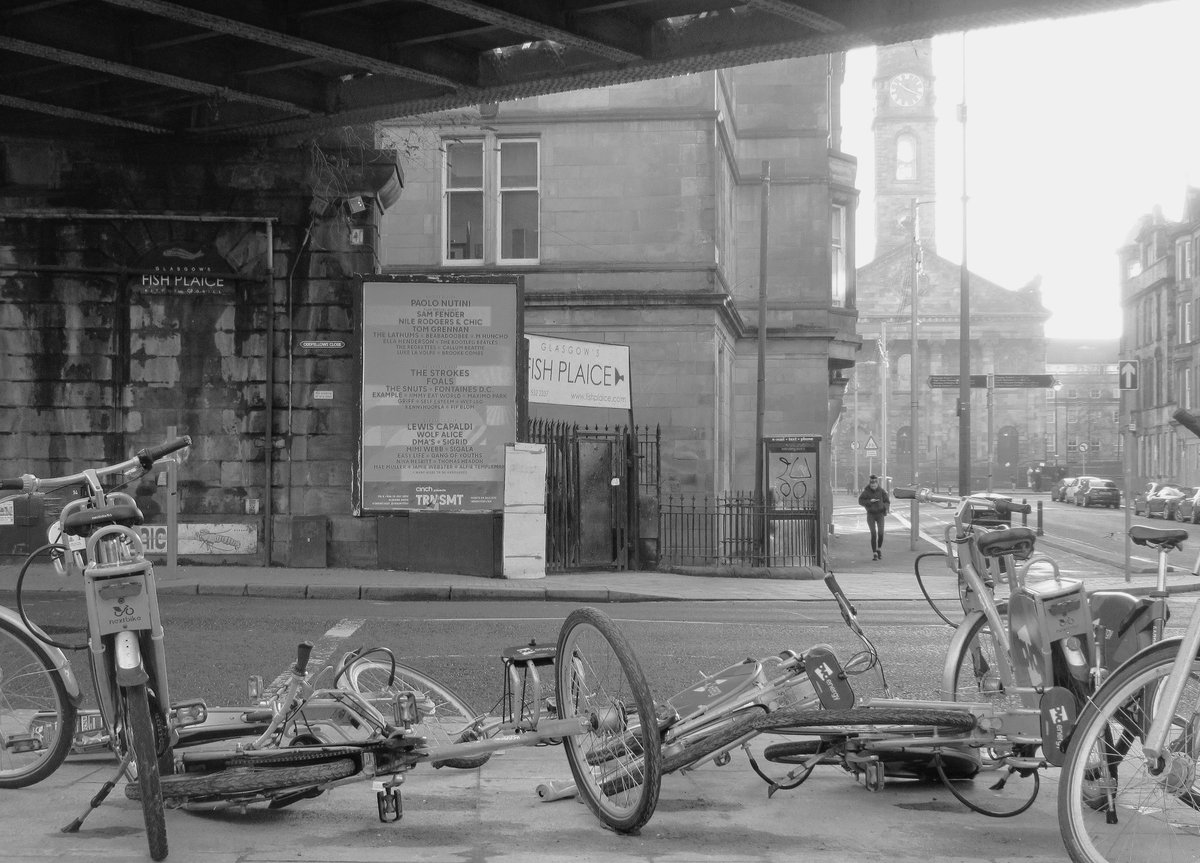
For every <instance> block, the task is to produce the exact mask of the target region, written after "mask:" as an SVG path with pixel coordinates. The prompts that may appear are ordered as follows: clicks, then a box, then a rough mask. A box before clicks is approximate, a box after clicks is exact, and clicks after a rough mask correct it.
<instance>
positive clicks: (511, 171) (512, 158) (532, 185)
mask: <svg viewBox="0 0 1200 863" xmlns="http://www.w3.org/2000/svg"><path fill="white" fill-rule="evenodd" d="M498 173H499V181H500V182H499V189H498V192H497V194H498V196H499V201H498V206H497V225H498V230H497V231H496V233H497V235H498V237H497V238H498V240H499V249H498V253H497V258H498V259H499V260H501V261H536V260H537V259H538V225H539V224H540V222H541V220H540V218H539V216H538V213H539V209H540V200H539V198H540V196H539V192H538V187H539V182H540V179H541V178H540V176H539V159H538V142H537V141H536V140H532V141H531V140H512V141H508V140H502V141H500V147H499V171H498Z"/></svg>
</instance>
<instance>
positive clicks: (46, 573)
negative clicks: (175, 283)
mask: <svg viewBox="0 0 1200 863" xmlns="http://www.w3.org/2000/svg"><path fill="white" fill-rule="evenodd" d="M862 513H863V510H862V508H861V507H859V506H858V504H857V503H856V502H854V500H853V498H852V497H851V496H849V495H845V494H840V493H839V494H838V495H837V496H836V498H835V506H834V534H833V535H832V536H831V537H829V542H828V550H829V563H830V569H831V570H832V571H833V572H834V573H835V574H836V575H837V578H838V581H839V582H840V583H841V584H842V586H843V587H844V588H845V590H846V592H847V594H848V595H849V596H850V597H851V598H852V599H859V600H862V599H889V600H921V599H922V596H921V592H920V588H919V586H918V583H917V580H916V579H915V578H914V575H913V563H914V560H915V559H916V558H917V557H918V555H922V554H926V553H933V552H936V551H937V550H938V547H937V546H936V544H935V543H934V542H933V540H932V538H930V537H928V536H924V535H923V536H922V537H921V538H919V539H918V541H917V548H916V549H913V548H911V545H912V543H911V538H910V527H909V521H908V518H907V513H908V507H907V506H906V505H904V504H903V502H900V504H899V505H893V507H892V515H891V517H890V518H889V519H888V523H887V535H886V541H885V545H884V557H883V560H880V561H874V560H872V559H871V549H870V540H869V538H868V535H867V527H866V521H865V519H864V517H863V514H862ZM1038 549H1039V551H1041V552H1044V553H1045V554H1047V555H1049V556H1050V557H1052V558H1053V559H1054V560H1055V561H1056V562H1057V563H1058V565H1059V567H1060V570H1061V572H1062V574H1063V575H1064V576H1066V577H1071V578H1082V579H1083V580H1084V582H1085V583H1086V584H1087V587H1088V590H1089V591H1091V590H1107V589H1115V590H1126V591H1129V592H1131V593H1134V594H1143V593H1148V592H1149V591H1150V590H1152V589H1153V587H1154V582H1155V571H1154V568H1153V564H1152V562H1151V561H1150V560H1149V559H1139V560H1136V561H1135V566H1134V567H1133V572H1132V574H1131V578H1130V580H1128V581H1127V580H1126V578H1125V574H1124V572H1123V570H1122V569H1121V568H1120V567H1121V566H1123V563H1124V561H1123V560H1121V559H1117V558H1115V557H1113V556H1111V555H1105V554H1103V553H1097V552H1094V551H1089V550H1087V549H1081V548H1080V547H1079V546H1078V544H1075V545H1073V546H1070V547H1069V546H1068V545H1066V544H1059V543H1058V542H1056V540H1055V539H1054V538H1053V537H1049V536H1047V537H1043V538H1041V539H1040V540H1039V545H1038ZM1106 558H1107V559H1106ZM1189 559H1190V558H1189ZM18 571H19V567H18V566H16V565H3V566H0V590H12V589H13V588H14V587H15V585H16V580H17V573H18ZM155 571H156V573H157V574H158V577H159V591H160V593H171V594H178V593H184V594H200V595H226V596H228V595H235V596H280V597H297V598H310V599H335V598H336V599H369V600H407V601H421V600H490V599H500V600H534V601H566V602H588V603H605V602H638V601H662V600H698V601H731V600H733V601H737V600H770V599H778V600H793V601H795V600H825V599H828V598H829V592H828V590H827V589H826V587H825V585H824V583H823V582H822V581H821V580H820V578H819V574H817V573H811V572H806V571H803V570H802V571H801V572H800V574H801V575H802V576H804V577H801V578H797V577H795V576H796V571H795V570H775V571H761V570H760V571H753V570H751V571H748V572H747V571H743V572H740V573H736V574H735V573H734V572H733V571H732V570H731V569H728V568H727V569H724V570H720V569H715V568H714V569H710V570H705V571H697V570H688V572H687V574H683V573H675V572H663V571H640V572H613V571H609V570H597V571H591V572H578V573H567V574H555V575H549V576H546V577H544V578H536V579H513V580H509V579H502V578H483V577H479V576H471V575H455V574H450V573H435V572H400V571H395V570H384V569H347V568H324V569H304V568H294V567H254V566H201V565H187V566H180V567H178V568H177V571H175V572H171V571H169V570H168V568H167V567H166V566H165V565H164V564H158V565H156V569H155ZM926 572H931V573H935V575H934V576H933V577H932V578H930V579H928V584H927V586H932V588H933V589H936V590H937V593H939V594H941V595H949V594H952V593H953V591H954V584H953V581H952V579H951V578H950V576H949V574H948V572H947V571H946V569H945V568H944V567H941V566H938V565H936V564H935V563H934V562H931V563H930V565H927V566H924V565H923V566H922V574H923V575H924V574H926ZM722 573H725V574H722ZM755 575H757V576H760V577H753V576H755ZM24 587H25V589H26V590H36V591H45V590H50V591H53V590H77V589H78V587H79V586H78V585H76V584H72V583H69V582H66V581H64V580H63V579H61V578H59V577H58V576H56V575H54V573H53V571H52V570H51V568H50V567H49V565H48V564H46V565H39V566H36V567H33V568H32V569H31V570H30V574H29V575H28V576H26V581H25V586H24ZM937 588H940V589H937ZM1168 589H1169V590H1170V591H1171V592H1183V591H1200V578H1196V577H1195V576H1193V575H1191V573H1190V572H1188V571H1179V570H1172V571H1171V572H1170V573H1169V575H1168ZM947 592H948V593H947Z"/></svg>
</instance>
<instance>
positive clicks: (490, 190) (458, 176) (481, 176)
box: [442, 135, 541, 265]
mask: <svg viewBox="0 0 1200 863" xmlns="http://www.w3.org/2000/svg"><path fill="white" fill-rule="evenodd" d="M443 152H444V154H445V168H444V171H443V184H444V190H443V191H444V194H443V199H442V200H443V206H442V236H443V237H444V238H445V239H444V245H443V248H442V259H443V262H444V263H447V264H451V263H452V264H455V265H461V264H489V263H496V262H500V261H503V262H506V263H536V262H537V261H538V260H539V258H540V251H539V243H540V239H539V234H540V231H539V225H540V223H541V202H540V197H541V192H540V183H541V171H540V156H539V150H538V141H537V140H536V139H527V138H519V139H518V138H513V139H507V138H500V139H498V138H496V137H495V136H494V135H487V136H485V137H483V138H480V139H474V140H469V139H461V140H460V139H455V140H452V141H450V140H448V141H446V142H445V144H444V146H443Z"/></svg>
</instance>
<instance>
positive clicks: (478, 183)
mask: <svg viewBox="0 0 1200 863" xmlns="http://www.w3.org/2000/svg"><path fill="white" fill-rule="evenodd" d="M445 154H446V160H445V164H446V170H445V190H446V192H445V197H444V203H445V210H444V212H443V222H444V230H443V234H442V235H443V236H444V237H445V238H446V247H445V248H444V249H443V250H442V254H443V256H444V257H445V259H446V260H447V261H474V262H476V263H482V262H483V237H484V232H483V141H455V142H447V143H446V146H445Z"/></svg>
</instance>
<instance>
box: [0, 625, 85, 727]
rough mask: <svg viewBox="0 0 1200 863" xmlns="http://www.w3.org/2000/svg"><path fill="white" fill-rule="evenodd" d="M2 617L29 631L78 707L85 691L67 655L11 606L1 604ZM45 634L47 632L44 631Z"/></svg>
mask: <svg viewBox="0 0 1200 863" xmlns="http://www.w3.org/2000/svg"><path fill="white" fill-rule="evenodd" d="M0 617H2V618H4V620H5V621H7V622H8V623H11V624H12V625H13V628H14V629H18V630H20V631H22V632H26V633H29V634H30V636H32V637H31V638H30V643H31V646H32V647H33V649H34V650H36V651H37V652H38V653H40V654H41V655H42V656H43V657H44V658H45V659H46V661H47V662H48V663H49V664H50V666H52V667H53V668H54V670H55V671H57V672H58V676H59V678H60V679H61V680H62V682H63V688H64V689H66V691H67V698H69V699H70V700H71V703H72V704H74V705H75V706H76V707H78V706H79V703H80V702H81V701H82V700H83V691H82V690H81V689H80V688H79V681H78V680H76V679H75V673H74V672H73V671H71V663H70V662H69V661H68V660H67V656H66V654H65V653H63V652H62V651H61V650H59V649H58V648H57V647H55V646H53V645H51V644H47V643H46V642H44V641H42V639H41V638H39V637H38V633H39V632H41V630H40V629H38V628H37V627H36V626H34V627H33V628H32V629H30V627H28V626H26V625H25V621H23V620H21V615H19V614H17V613H16V612H15V611H13V610H12V609H9V608H5V607H4V606H2V605H0ZM42 634H43V635H44V634H45V633H42Z"/></svg>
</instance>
